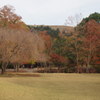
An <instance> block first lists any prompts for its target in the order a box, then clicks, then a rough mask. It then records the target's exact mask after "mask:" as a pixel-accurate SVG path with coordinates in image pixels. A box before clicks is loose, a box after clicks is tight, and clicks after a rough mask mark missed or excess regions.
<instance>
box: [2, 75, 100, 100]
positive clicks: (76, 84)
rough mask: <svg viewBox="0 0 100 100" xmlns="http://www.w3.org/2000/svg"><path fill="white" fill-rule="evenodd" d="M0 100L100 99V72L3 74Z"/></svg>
mask: <svg viewBox="0 0 100 100" xmlns="http://www.w3.org/2000/svg"><path fill="white" fill-rule="evenodd" d="M0 100H100V74H40V76H38V75H36V76H35V77H32V76H31V77H30V76H20V77H19V76H14V77H4V76H0Z"/></svg>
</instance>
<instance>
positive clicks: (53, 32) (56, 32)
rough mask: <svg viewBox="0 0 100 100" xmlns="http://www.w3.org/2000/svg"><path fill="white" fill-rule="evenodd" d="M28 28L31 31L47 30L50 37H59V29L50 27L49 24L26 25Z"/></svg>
mask: <svg viewBox="0 0 100 100" xmlns="http://www.w3.org/2000/svg"><path fill="white" fill-rule="evenodd" d="M28 27H29V28H30V30H31V31H38V32H39V31H47V33H48V34H49V35H50V36H51V37H52V38H57V37H59V32H60V31H59V29H56V30H54V29H52V28H50V27H49V26H43V25H40V26H28Z"/></svg>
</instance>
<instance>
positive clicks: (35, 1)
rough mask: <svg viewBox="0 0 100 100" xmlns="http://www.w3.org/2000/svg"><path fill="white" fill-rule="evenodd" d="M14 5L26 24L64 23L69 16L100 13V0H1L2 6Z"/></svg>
mask: <svg viewBox="0 0 100 100" xmlns="http://www.w3.org/2000/svg"><path fill="white" fill-rule="evenodd" d="M4 5H12V6H14V8H15V9H16V13H17V14H18V15H20V16H22V18H23V21H24V22H25V23H26V24H33V25H34V24H36V25H38V24H39V25H64V23H65V20H66V18H67V17H68V16H74V15H75V14H79V13H82V16H83V17H86V16H88V15H89V14H91V13H94V12H99V13H100V0H0V7H2V6H4Z"/></svg>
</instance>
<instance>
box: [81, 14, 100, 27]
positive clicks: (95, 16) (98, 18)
mask: <svg viewBox="0 0 100 100" xmlns="http://www.w3.org/2000/svg"><path fill="white" fill-rule="evenodd" d="M90 20H95V21H96V22H97V23H100V13H97V12H95V13H92V14H90V15H89V16H88V17H86V18H84V19H83V20H82V21H81V22H80V23H79V25H85V24H86V23H87V22H88V21H90Z"/></svg>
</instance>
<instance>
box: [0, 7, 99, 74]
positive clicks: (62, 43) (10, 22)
mask: <svg viewBox="0 0 100 100" xmlns="http://www.w3.org/2000/svg"><path fill="white" fill-rule="evenodd" d="M11 64H12V65H13V67H14V68H15V69H16V70H17V71H18V70H19V67H20V66H23V65H25V64H31V65H32V66H34V65H39V66H37V67H41V68H42V70H44V71H43V72H66V73H67V72H70V73H71V72H77V73H83V72H84V73H85V72H87V73H89V72H100V14H99V13H93V14H91V15H90V16H89V17H87V18H84V19H83V20H82V21H81V22H80V23H78V24H77V26H76V27H74V31H73V32H71V33H67V32H66V31H60V29H59V28H57V29H53V28H51V27H50V26H43V25H42V26H34V25H26V24H25V23H24V22H23V21H22V18H21V17H20V16H18V15H17V14H15V12H14V8H13V7H12V6H4V7H2V8H0V68H1V72H2V73H4V72H5V71H6V69H7V67H8V65H11ZM45 70H47V71H45ZM52 70H55V71H52ZM40 72H41V71H40Z"/></svg>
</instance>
